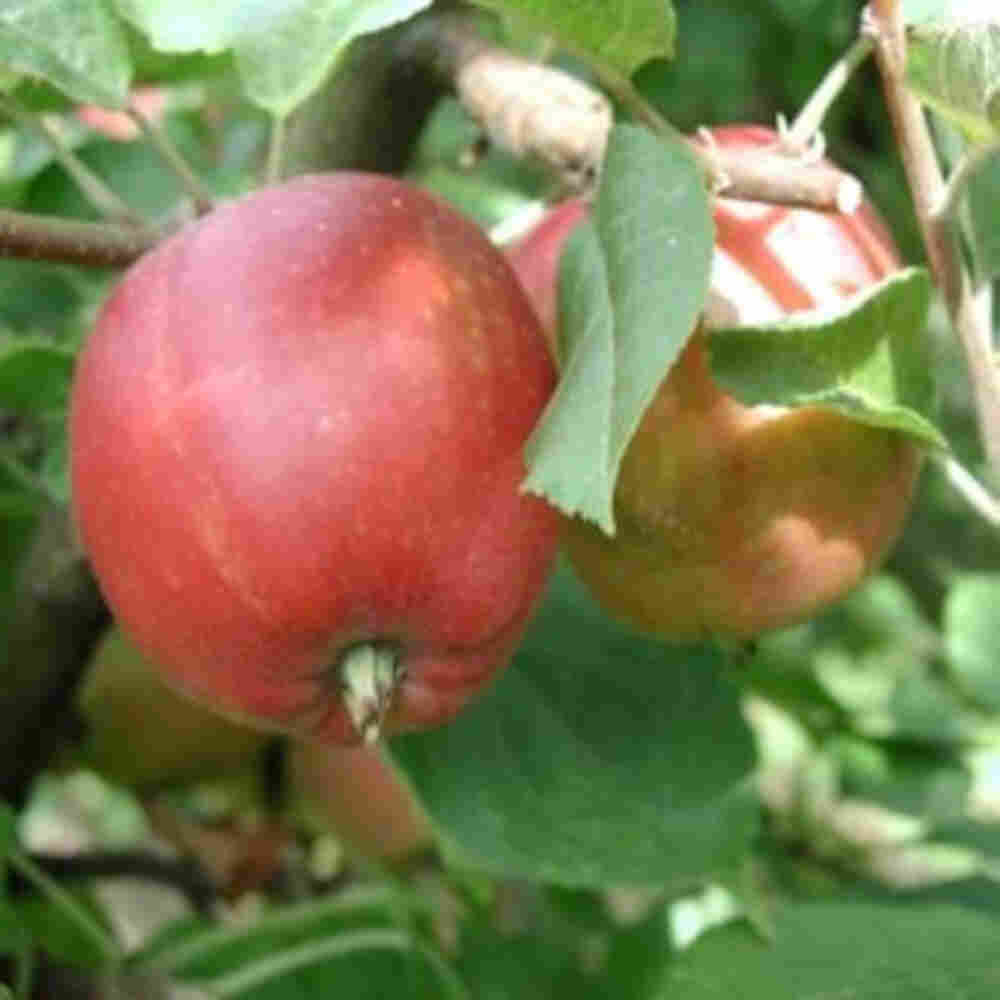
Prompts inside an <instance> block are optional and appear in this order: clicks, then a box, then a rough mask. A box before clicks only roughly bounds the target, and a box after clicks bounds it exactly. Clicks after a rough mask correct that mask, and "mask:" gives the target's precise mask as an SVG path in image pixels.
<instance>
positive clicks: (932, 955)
mask: <svg viewBox="0 0 1000 1000" xmlns="http://www.w3.org/2000/svg"><path fill="white" fill-rule="evenodd" d="M996 939H997V923H996V920H995V919H991V918H990V917H988V916H985V915H982V914H978V913H973V912H969V911H967V910H962V909H959V908H958V907H953V906H915V905H911V906H903V905H892V904H884V905H875V904H870V903H860V902H858V903H850V902H848V903H839V902H838V903H812V904H798V905H792V906H787V907H785V908H783V909H782V910H780V911H779V912H778V913H777V915H776V917H775V940H774V943H773V944H769V943H765V942H763V941H761V940H760V938H759V937H758V936H757V935H755V934H753V933H752V932H751V931H750V930H749V929H748V928H746V927H743V926H731V927H728V928H726V929H724V930H721V931H717V932H714V933H712V934H708V935H706V936H705V937H704V938H702V939H701V940H700V941H699V942H698V943H697V944H696V945H695V946H694V947H693V948H691V949H690V951H688V952H686V953H684V954H683V955H681V956H680V957H679V958H677V959H676V960H675V961H674V962H672V963H671V964H670V965H669V966H668V968H667V969H666V971H665V974H664V976H663V979H662V981H661V983H660V989H659V991H658V992H656V993H655V995H656V996H658V997H670V998H671V1000H718V998H720V997H730V996H733V997H740V998H741V1000H764V998H766V1000H819V998H829V1000H834V998H838V1000H839V998H841V997H843V998H848V997H852V998H854V997H856V998H859V1000H860V998H864V1000H942V998H943V997H952V998H954V1000H958V998H961V1000H988V998H989V1000H992V998H993V997H995V996H996V995H997V991H998V989H1000V950H998V949H997V947H996Z"/></svg>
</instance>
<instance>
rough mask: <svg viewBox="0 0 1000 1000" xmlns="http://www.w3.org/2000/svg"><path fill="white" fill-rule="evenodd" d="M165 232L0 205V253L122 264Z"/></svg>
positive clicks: (90, 263) (94, 264)
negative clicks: (16, 209) (15, 209)
mask: <svg viewBox="0 0 1000 1000" xmlns="http://www.w3.org/2000/svg"><path fill="white" fill-rule="evenodd" d="M164 235H165V232H164V231H163V230H156V229H150V228H140V227H137V226H121V225H115V224H113V223H102V222H78V221H76V220H73V219H62V218H57V217H55V216H48V215H32V214H28V213H26V212H15V211H11V210H7V209H0V257H25V258H30V259H33V260H48V261H58V262H61V263H64V264H77V265H79V266H80V267H124V266H126V265H128V264H131V263H132V261H134V260H136V259H137V258H138V257H141V256H142V255H143V254H144V253H145V252H146V251H147V250H149V249H150V248H151V247H153V246H155V245H156V243H158V242H159V241H160V240H161V239H162V238H163V236H164Z"/></svg>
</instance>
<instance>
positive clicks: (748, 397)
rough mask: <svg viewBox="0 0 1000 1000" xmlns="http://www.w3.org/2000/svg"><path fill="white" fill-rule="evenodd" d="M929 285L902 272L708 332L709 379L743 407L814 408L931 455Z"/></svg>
mask: <svg viewBox="0 0 1000 1000" xmlns="http://www.w3.org/2000/svg"><path fill="white" fill-rule="evenodd" d="M930 295H931V285H930V279H929V278H928V276H927V273H926V272H925V271H924V270H923V269H921V268H907V269H904V270H902V271H899V272H897V273H896V274H893V275H890V276H889V277H888V278H885V279H884V280H883V281H881V282H879V283H878V284H877V285H872V286H871V287H870V288H866V289H864V290H862V291H861V292H858V293H857V294H856V295H854V296H852V297H851V299H849V300H848V301H846V302H845V303H843V304H842V305H839V304H838V305H837V306H836V307H834V308H832V309H830V308H826V309H815V310H811V311H809V312H800V313H795V314H794V315H792V316H789V317H786V318H784V319H781V320H779V321H777V322H775V323H771V324H766V325H761V326H746V327H739V328H735V329H728V330H717V331H714V332H713V333H712V335H711V337H710V338H709V346H710V349H711V354H712V371H713V374H714V375H715V376H716V378H717V379H718V381H719V382H720V384H721V385H723V386H724V387H725V388H726V390H727V391H728V392H730V393H731V394H732V395H734V396H735V397H736V398H738V399H740V400H741V401H742V402H744V403H748V404H751V405H756V404H760V403H766V404H772V405H780V406H819V407H823V408H825V409H829V410H834V411H836V412H838V413H841V414H843V415H844V416H846V417H850V418H852V419H854V420H857V421H859V422H861V423H865V424H870V425H872V426H874V427H884V428H887V429H889V430H896V431H902V432H903V433H906V434H909V435H911V436H912V437H914V438H916V439H917V440H918V441H919V442H920V443H922V444H924V445H929V446H932V447H937V448H945V447H947V442H946V441H945V439H944V437H943V436H942V435H941V433H940V432H939V431H938V430H937V428H936V427H935V426H934V424H933V423H932V422H931V420H930V414H931V412H932V410H933V404H934V382H933V376H932V372H933V364H932V360H931V348H930V342H929V340H928V337H927V333H926V322H927V310H928V308H929V305H930Z"/></svg>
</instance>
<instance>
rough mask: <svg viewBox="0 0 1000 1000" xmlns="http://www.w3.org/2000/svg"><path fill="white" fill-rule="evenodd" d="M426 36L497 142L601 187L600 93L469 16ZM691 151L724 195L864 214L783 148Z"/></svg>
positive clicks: (640, 104)
mask: <svg viewBox="0 0 1000 1000" xmlns="http://www.w3.org/2000/svg"><path fill="white" fill-rule="evenodd" d="M422 29H423V30H422V32H421V33H420V34H416V35H414V36H413V38H412V39H411V44H413V46H414V51H415V52H417V53H418V54H419V55H420V56H421V57H422V58H424V59H428V58H429V59H431V61H432V62H433V65H434V66H435V68H436V69H437V71H438V72H439V73H440V74H441V75H442V77H443V78H444V79H445V80H446V81H447V82H448V83H449V85H450V86H451V88H452V89H453V90H454V92H455V93H456V95H457V96H458V98H459V100H460V101H461V102H462V105H463V106H464V107H465V109H466V111H468V113H469V114H470V116H471V117H472V118H474V119H475V120H476V121H478V122H479V123H480V124H481V125H482V127H483V128H484V130H485V131H486V133H487V135H489V137H490V138H491V139H492V140H493V141H494V142H496V143H497V144H498V145H500V146H502V147H504V148H506V149H509V150H511V151H512V152H514V153H515V154H517V155H524V154H526V153H527V154H532V155H535V156H537V157H538V158H539V159H540V160H542V162H544V163H545V164H546V165H548V166H549V167H550V168H551V169H553V170H554V171H555V172H556V173H557V174H558V175H559V176H560V177H561V179H562V180H563V182H564V183H565V184H566V185H567V186H569V187H577V188H579V187H587V186H589V185H590V184H592V183H593V180H594V179H595V178H596V176H597V173H598V169H599V166H600V163H601V160H602V159H603V156H604V149H605V147H606V145H607V138H608V132H609V131H610V129H611V126H612V123H613V122H612V114H611V107H610V104H609V102H608V101H607V99H606V98H605V97H604V96H603V95H602V94H601V93H599V92H598V91H597V90H595V89H593V88H592V87H590V86H589V85H588V84H586V83H584V82H583V81H581V80H578V79H577V78H575V77H571V76H569V75H568V74H566V73H563V72H561V71H560V70H556V69H552V68H550V67H547V66H542V65H539V64H538V63H536V62H534V61H532V60H530V59H525V58H524V57H522V56H519V55H517V54H515V53H512V52H510V51H508V50H507V49H502V48H500V47H498V46H496V45H493V44H491V43H489V42H487V41H485V40H484V39H483V38H482V37H481V35H480V34H479V33H478V30H477V27H476V22H475V20H474V19H473V18H470V17H469V16H466V15H463V14H459V13H454V12H450V13H444V14H438V15H437V16H436V17H435V18H433V19H430V18H429V19H427V20H426V21H425V22H424V23H423V26H422ZM421 48H422V49H423V51H421ZM601 82H602V84H603V85H604V86H605V87H606V88H607V89H608V90H609V92H611V93H612V94H613V95H614V96H615V97H616V98H617V99H618V100H619V101H621V102H622V103H623V104H624V105H625V106H626V107H627V108H628V109H629V110H630V111H632V112H633V114H634V116H635V117H636V119H637V120H639V121H641V122H643V124H645V125H647V126H648V127H649V128H650V129H652V130H653V131H654V132H656V133H658V134H660V135H670V136H675V135H676V134H677V133H676V132H675V130H674V129H673V127H672V126H671V125H670V124H669V123H668V122H666V121H665V120H664V119H663V118H662V116H661V115H660V114H659V113H658V112H657V111H656V109H655V108H653V107H651V106H650V105H649V104H648V102H646V101H645V100H643V98H642V97H641V95H638V94H637V93H636V92H635V90H634V88H633V87H632V86H631V84H630V83H629V82H628V81H627V80H619V79H617V78H614V77H613V76H609V75H608V74H607V73H605V74H602V76H601ZM687 141H688V144H689V146H690V148H691V150H692V152H693V153H694V154H695V156H697V157H698V159H699V161H700V162H701V164H702V166H703V168H704V170H705V173H706V176H707V179H708V183H709V185H710V186H711V187H712V189H713V190H714V191H715V192H716V193H725V194H726V195H728V196H730V197H734V198H752V199H756V200H759V201H769V202H775V203H777V204H790V205H808V206H810V207H813V208H820V209H827V210H836V211H844V212H852V211H854V209H855V208H857V207H858V206H859V205H860V204H861V199H862V189H861V184H860V183H859V182H858V180H857V179H856V178H854V177H852V176H851V175H850V174H847V173H845V172H844V171H842V170H839V169H838V168H836V167H834V166H831V165H830V164H827V163H817V162H812V161H810V160H809V159H808V158H803V157H800V156H794V155H788V153H787V152H783V151H782V150H781V149H779V148H775V149H774V150H730V149H725V150H724V149H719V148H717V147H715V146H713V145H712V144H710V143H705V142H702V141H699V140H697V139H688V140H687Z"/></svg>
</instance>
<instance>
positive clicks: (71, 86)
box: [0, 0, 132, 107]
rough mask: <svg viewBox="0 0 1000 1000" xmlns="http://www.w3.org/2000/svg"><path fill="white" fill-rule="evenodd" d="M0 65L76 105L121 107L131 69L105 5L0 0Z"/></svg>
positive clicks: (100, 2) (90, 0)
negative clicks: (50, 87) (45, 84)
mask: <svg viewBox="0 0 1000 1000" xmlns="http://www.w3.org/2000/svg"><path fill="white" fill-rule="evenodd" d="M0 66H2V67H3V68H4V69H6V70H13V71H14V72H16V73H24V74H25V75H28V76H33V77H41V79H43V80H46V81H47V82H48V83H51V84H52V85H53V86H54V87H56V88H58V89H59V90H61V91H62V92H63V93H64V94H66V95H67V96H68V97H70V98H72V99H73V100H75V101H84V102H90V103H93V104H103V105H106V106H107V107H123V106H124V105H125V102H126V100H127V98H128V90H129V83H130V82H131V78H132V65H131V61H130V59H129V54H128V47H127V45H126V43H125V38H124V36H123V34H122V31H121V27H120V25H119V24H118V23H117V22H116V20H115V19H114V17H113V16H112V15H111V13H110V12H109V11H108V9H107V7H106V6H105V3H104V0H88V2H86V3H80V2H79V0H0Z"/></svg>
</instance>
